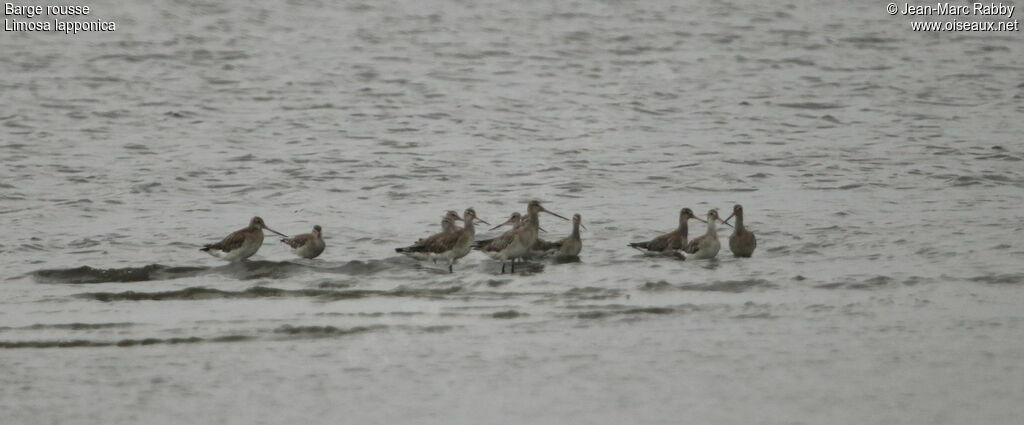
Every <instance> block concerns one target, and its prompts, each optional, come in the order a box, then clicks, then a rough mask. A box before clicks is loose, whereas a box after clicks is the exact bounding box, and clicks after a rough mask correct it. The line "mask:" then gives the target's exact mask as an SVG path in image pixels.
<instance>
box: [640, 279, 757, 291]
mask: <svg viewBox="0 0 1024 425" xmlns="http://www.w3.org/2000/svg"><path fill="white" fill-rule="evenodd" d="M758 287H760V288H775V287H776V285H774V284H771V283H769V282H768V281H767V280H764V279H747V280H720V281H716V282H711V283H702V284H686V285H672V284H670V283H668V282H666V281H663V280H662V281H658V282H647V283H645V284H644V285H643V286H641V287H640V289H642V290H647V291H664V290H670V289H671V290H680V291H703V292H744V291H746V290H748V289H751V288H758Z"/></svg>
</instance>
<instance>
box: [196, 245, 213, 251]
mask: <svg viewBox="0 0 1024 425" xmlns="http://www.w3.org/2000/svg"><path fill="white" fill-rule="evenodd" d="M210 248H213V245H203V247H202V248H199V250H200V251H203V252H210Z"/></svg>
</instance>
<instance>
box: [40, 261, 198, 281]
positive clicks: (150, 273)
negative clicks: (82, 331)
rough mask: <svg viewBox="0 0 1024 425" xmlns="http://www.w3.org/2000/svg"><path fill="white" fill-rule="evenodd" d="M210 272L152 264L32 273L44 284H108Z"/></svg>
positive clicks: (174, 277)
mask: <svg viewBox="0 0 1024 425" xmlns="http://www.w3.org/2000/svg"><path fill="white" fill-rule="evenodd" d="M206 270H208V269H207V268H205V267H171V266H165V265H162V264H150V265H147V266H142V267H125V268H112V269H98V268H93V267H89V266H81V267H76V268H73V269H52V270H37V271H34V272H32V273H31V275H32V276H33V277H34V278H35V279H36V281H39V282H43V283H73V284H83V283H107V282H146V281H150V280H166V279H177V278H182V277H190V276H196V275H199V274H201V273H203V272H204V271H206Z"/></svg>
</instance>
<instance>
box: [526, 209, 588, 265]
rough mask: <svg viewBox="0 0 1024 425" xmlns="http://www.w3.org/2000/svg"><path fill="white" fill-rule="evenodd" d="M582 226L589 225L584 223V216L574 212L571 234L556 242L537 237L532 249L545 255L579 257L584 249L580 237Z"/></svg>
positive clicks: (584, 227)
mask: <svg viewBox="0 0 1024 425" xmlns="http://www.w3.org/2000/svg"><path fill="white" fill-rule="evenodd" d="M581 227H582V228H583V229H584V230H586V228H587V226H584V225H583V216H581V215H579V214H573V216H572V233H570V234H569V236H566V237H564V238H562V239H559V240H557V241H554V242H546V241H543V240H541V239H540V238H537V242H534V243H533V247H532V248H530V251H533V252H539V253H541V254H543V255H553V256H554V257H555V258H573V257H579V255H580V251H582V250H583V239H582V238H580V228H581Z"/></svg>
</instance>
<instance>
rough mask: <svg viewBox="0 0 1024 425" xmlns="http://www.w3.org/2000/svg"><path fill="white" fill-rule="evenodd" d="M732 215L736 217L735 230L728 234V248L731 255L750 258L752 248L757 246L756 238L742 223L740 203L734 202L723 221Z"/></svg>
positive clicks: (752, 253) (726, 221)
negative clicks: (730, 212)
mask: <svg viewBox="0 0 1024 425" xmlns="http://www.w3.org/2000/svg"><path fill="white" fill-rule="evenodd" d="M733 217H736V230H733V232H732V236H729V250H731V251H732V255H735V256H737V257H746V258H750V256H752V255H754V249H756V248H757V238H756V237H754V232H751V231H749V230H747V228H746V227H745V226H744V225H743V206H742V205H739V204H736V206H734V207H732V215H730V216H729V218H727V219H725V221H724V223H728V222H729V219H731V218H733ZM769 242H770V241H769Z"/></svg>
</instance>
